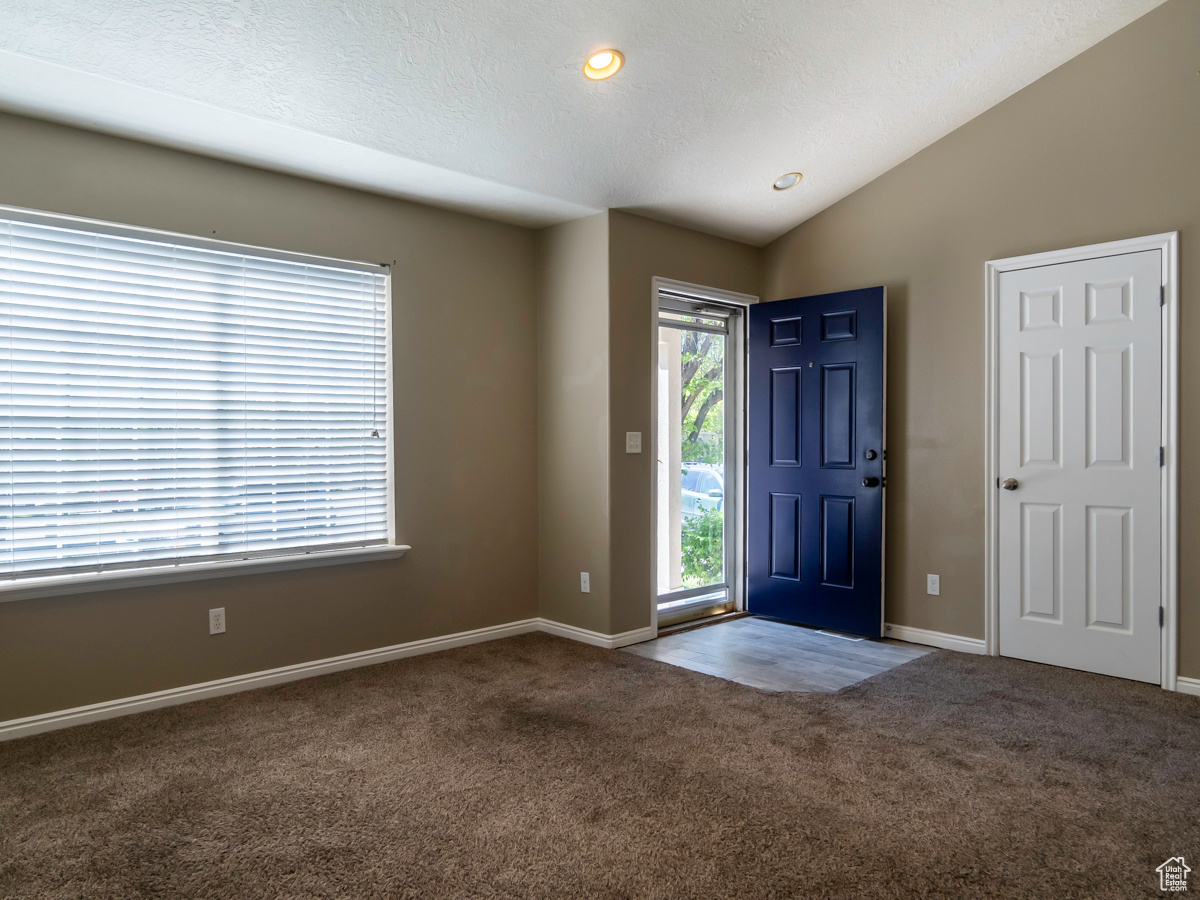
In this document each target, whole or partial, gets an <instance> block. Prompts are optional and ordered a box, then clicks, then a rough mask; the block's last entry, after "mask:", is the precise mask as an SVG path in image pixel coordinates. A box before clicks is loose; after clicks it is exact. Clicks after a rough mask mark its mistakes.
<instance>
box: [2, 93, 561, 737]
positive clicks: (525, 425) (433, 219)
mask: <svg viewBox="0 0 1200 900" xmlns="http://www.w3.org/2000/svg"><path fill="white" fill-rule="evenodd" d="M0 203H5V204H10V205H15V206H24V207H31V208H34V209H43V210H50V211H54V212H62V213H71V214H75V215H82V216H89V217H94V218H100V219H108V220H112V221H116V222H125V223H130V224H134V225H143V226H149V227H154V228H164V229H170V230H173V231H179V232H185V233H190V234H200V235H209V236H211V235H212V234H213V233H214V232H215V233H216V236H217V237H219V238H224V239H228V240H232V241H243V242H247V243H252V244H260V245H265V246H270V247H280V248H286V249H288V250H295V251H300V252H309V253H317V254H324V255H328V256H337V257H348V258H353V259H366V260H372V261H381V262H382V261H387V262H391V261H393V260H395V261H396V265H395V268H394V272H395V279H394V300H393V311H394V338H395V348H396V353H395V361H396V366H395V388H396V421H397V426H398V427H397V429H396V458H397V467H396V478H397V492H398V494H399V538H400V540H401V541H402V542H404V543H410V544H412V545H413V548H414V549H413V551H412V552H411V553H410V554H408V555H407V556H406V557H404V558H403V559H400V560H395V561H387V562H374V563H364V564H357V565H346V566H334V567H330V568H323V569H306V570H303V571H300V572H295V573H283V574H270V575H256V576H249V577H236V578H224V579H216V580H211V581H202V582H193V583H190V584H180V585H168V586H162V587H146V588H140V589H137V590H123V591H105V592H103V593H94V594H79V595H75V596H70V597H63V598H58V599H49V600H37V601H30V600H25V601H17V602H13V603H0V721H3V720H7V719H11V718H14V717H20V716H26V715H30V714H34V713H39V712H46V711H50V710H55V709H63V708H67V707H72V706H76V705H80V704H86V703H93V702H97V701H101V700H106V699H110V698H115V697H124V696H129V695H133V694H140V693H143V692H147V691H155V690H160V689H164V688H169V687H173V686H177V685H185V684H192V683H195V682H202V681H207V680H210V679H215V678H221V677H224V676H229V675H236V674H240V673H244V672H252V671H256V670H261V669H267V668H271V667H274V666H282V665H287V664H290V663H297V662H302V661H306V660H313V659H319V658H322V657H328V656H334V655H337V654H342V653H349V652H353V651H356V650H363V649H367V648H373V647H380V646H385V645H388V644H393V643H399V642H403V641H409V640H415V639H419V638H425V637H430V636H434V635H441V634H448V633H452V632H458V631H464V630H467V629H472V628H480V627H483V626H487V625H494V624H499V623H503V622H510V621H513V620H516V619H523V618H527V617H531V616H535V615H537V578H536V571H537V553H536V547H537V503H536V496H537V462H536V454H537V440H536V431H537V410H536V401H535V394H536V390H537V378H536V345H535V330H536V322H535V304H534V293H535V271H534V236H533V233H532V232H530V231H528V230H525V229H521V228H516V227H513V226H507V225H501V224H497V223H494V222H487V221H484V220H482V219H476V218H472V217H469V216H465V215H460V214H457V213H450V212H445V211H441V210H436V209H431V208H428V207H422V206H418V205H415V204H410V203H404V202H401V201H396V200H389V199H385V198H382V197H374V196H371V195H368V194H363V193H358V192H355V191H351V190H346V189H342V188H337V187H331V186H328V185H321V184H317V183H314V182H308V181H304V180H301V179H297V178H291V177H288V176H284V175H276V174H271V173H267V172H263V171H259V170H256V169H251V168H247V167H242V166H237V165H232V164H227V163H222V162H217V161H213V160H208V159H202V158H200V157H195V156H191V155H188V154H185V153H178V152H174V151H170V150H164V149H161V148H156V147H151V146H147V145H144V144H139V143H135V142H131V141H124V140H120V139H116V138H112V137H106V136H102V135H98V134H93V133H89V132H85V131H79V130H75V129H71V128H64V127H60V126H56V125H50V124H46V123H43V122H37V121H33V120H30V119H24V118H18V117H13V116H7V115H0ZM213 606H224V607H225V608H226V610H227V616H228V622H229V631H228V633H227V634H224V635H220V636H213V637H210V636H209V634H208V628H207V610H208V609H209V607H213Z"/></svg>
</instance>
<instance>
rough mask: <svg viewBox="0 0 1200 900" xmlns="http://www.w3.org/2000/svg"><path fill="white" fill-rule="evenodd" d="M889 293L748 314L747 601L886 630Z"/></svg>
mask: <svg viewBox="0 0 1200 900" xmlns="http://www.w3.org/2000/svg"><path fill="white" fill-rule="evenodd" d="M885 305H886V301H885V293H884V289H883V288H881V287H879V288H867V289H864V290H858V291H844V292H842V293H837V294H823V295H821V296H818V297H801V298H797V299H795V300H779V301H776V302H773V303H759V304H757V305H755V306H751V307H750V315H749V344H750V347H749V351H750V356H749V362H748V371H749V379H748V383H749V389H750V392H749V446H748V457H749V460H748V461H749V479H748V498H747V499H748V508H747V516H748V519H749V521H748V529H747V538H748V542H747V548H746V549H747V570H748V571H747V575H748V586H747V587H748V591H747V606H748V609H749V610H750V612H752V613H755V614H758V615H764V616H773V617H775V618H779V619H786V620H788V621H790V622H798V623H801V624H803V625H812V626H815V627H818V628H829V629H832V630H835V631H844V632H849V633H851V634H862V635H868V636H872V637H879V636H880V635H881V634H882V633H883V413H884V396H883V394H884V390H883V385H884V380H883V377H884V372H883V349H884V348H883V341H884V313H885Z"/></svg>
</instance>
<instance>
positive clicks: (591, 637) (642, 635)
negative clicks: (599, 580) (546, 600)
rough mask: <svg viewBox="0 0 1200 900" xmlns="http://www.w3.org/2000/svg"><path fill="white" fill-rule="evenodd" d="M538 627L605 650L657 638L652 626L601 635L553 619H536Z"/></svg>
mask: <svg viewBox="0 0 1200 900" xmlns="http://www.w3.org/2000/svg"><path fill="white" fill-rule="evenodd" d="M538 625H539V627H540V628H541V630H542V631H544V632H546V633H547V634H556V635H558V636H559V637H565V638H570V639H571V640H573V641H581V642H582V643H584V644H591V645H592V646H593V647H603V648H605V649H606V650H615V649H617V648H618V647H627V646H629V645H630V644H640V643H641V642H642V641H650V640H653V639H654V638H655V637H656V636H657V635H656V633H655V630H654V626H653V625H647V626H646V627H645V628H635V629H634V630H633V631H623V632H621V633H620V634H601V633H600V632H598V631H588V630H587V629H586V628H576V627H575V626H574V625H564V624H563V623H562V622H555V621H554V620H553V619H538Z"/></svg>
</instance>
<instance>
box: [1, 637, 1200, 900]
mask: <svg viewBox="0 0 1200 900" xmlns="http://www.w3.org/2000/svg"><path fill="white" fill-rule="evenodd" d="M1198 813H1200V702H1198V701H1197V699H1196V698H1192V697H1183V696H1178V695H1171V694H1168V693H1166V692H1164V691H1160V690H1158V689H1157V688H1153V687H1149V686H1144V685H1137V684H1132V683H1128V682H1122V681H1118V680H1115V679H1110V678H1103V677H1099V676H1093V675H1086V674H1082V673H1077V672H1069V671H1065V670H1062V669H1053V668H1048V667H1044V666H1036V665H1030V664H1026V663H1019V662H1014V661H1009V660H998V659H990V658H984V657H971V656H963V655H959V654H953V653H947V652H939V653H935V654H931V655H929V656H927V657H924V658H923V659H919V660H917V661H915V662H911V663H908V664H906V665H903V666H900V667H899V668H897V669H893V670H892V671H890V672H887V673H885V674H883V675H879V676H877V677H875V678H873V679H871V680H869V681H866V682H863V683H862V684H860V685H857V686H855V687H852V688H848V689H846V690H844V691H842V692H840V693H838V694H824V695H817V694H769V693H763V692H760V691H757V690H755V689H753V688H748V687H743V686H741V685H738V684H733V683H730V682H724V681H720V680H718V679H715V678H710V677H708V676H706V675H701V674H698V673H695V672H690V671H687V670H684V669H678V668H674V667H672V666H669V665H665V664H662V663H658V662H654V661H651V660H647V659H641V658H638V657H635V656H632V655H630V654H626V653H615V652H609V651H603V650H597V649H594V648H591V647H586V646H583V645H581V644H577V643H572V642H569V641H565V640H561V639H558V638H552V637H548V636H545V635H528V636H525V637H519V638H512V639H509V640H505V641H499V642H495V643H491V644H480V645H477V646H474V647H467V648H463V649H461V650H454V651H450V652H447V653H441V654H437V655H432V656H424V657H418V658H415V659H410V660H404V661H400V662H396V663H390V664H387V665H381V666H376V667H373V668H367V669H358V670H355V671H351V672H345V673H341V674H337V675H330V676H326V677H323V678H319V679H314V680H310V681H303V682H296V683H293V684H290V685H284V686H281V687H277V688H270V689H265V690H261V691H255V692H252V693H246V694H240V695H235V696H230V697H225V698H220V699H216V700H209V701H204V702H201V703H194V704H191V705H188V706H180V707H174V708H171V709H165V710H159V711H156V712H150V713H145V714H142V715H138V716H132V717H128V718H125V719H116V720H112V721H109V722H102V723H97V724H94V725H88V726H83V727H80V728H75V729H71V730H67V731H60V732H55V733H51V734H45V735H39V736H36V737H32V738H27V739H24V740H19V741H13V742H10V743H8V744H4V745H0V897H5V898H38V900H52V898H66V897H70V898H100V897H103V898H138V897H169V898H173V897H180V898H184V897H186V898H238V900H240V898H315V897H330V898H334V897H336V898H377V897H379V898H382V897H387V898H393V897H396V898H401V897H403V898H408V897H412V898H417V897H420V898H440V897H469V898H476V897H479V898H492V897H496V898H498V897H536V898H556V900H557V898H593V897H603V898H639V900H641V898H733V897H737V898H759V897H762V898H793V897H826V898H851V897H853V898H860V897H869V898H888V897H1021V898H1025V897H1029V898H1034V897H1047V898H1051V897H1052V898H1055V900H1063V898H1073V897H1077V898H1106V897H1114V898H1118V897H1119V898H1129V897H1147V896H1158V891H1157V878H1156V876H1155V872H1154V869H1155V867H1156V866H1157V865H1159V863H1161V862H1163V861H1165V860H1166V859H1167V858H1168V857H1169V856H1175V855H1179V854H1183V855H1184V856H1186V858H1187V859H1188V861H1189V862H1191V864H1192V865H1193V866H1196V865H1197V863H1198V862H1200V825H1198V819H1197V816H1198ZM1198 871H1200V868H1198ZM1194 878H1196V880H1197V881H1200V877H1197V876H1194ZM1196 887H1200V883H1198V884H1197V885H1196V886H1194V888H1193V889H1195V888H1196Z"/></svg>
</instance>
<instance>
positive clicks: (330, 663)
mask: <svg viewBox="0 0 1200 900" xmlns="http://www.w3.org/2000/svg"><path fill="white" fill-rule="evenodd" d="M539 630H541V620H539V619H523V620H521V621H519V622H509V623H508V624H506V625H493V626H491V627H490V628H477V629H475V630H474V631H460V632H459V633H457V634H448V635H445V636H444V637H435V638H426V639H425V640H420V641H409V642H408V643H406V644H393V645H392V646H390V647H379V648H378V649H375V650H363V651H361V652H360V653H347V654H345V655H344V656H332V657H330V658H328V659H318V660H314V661H313V662H306V663H297V664H296V665H293V666H282V667H280V668H278V669H267V670H266V671H263V672H250V673H248V674H246V675H234V676H233V677H231V678H219V679H217V680H216V681H206V682H204V683H202V684H190V685H186V686H184V687H177V688H170V689H168V690H165V691H155V692H154V693H152V694H141V695H139V696H137V697H123V698H121V699H119V700H107V701H105V702H103V703H92V704H90V705H89V706H77V707H75V708H74V709H64V710H60V711H58V712H51V713H42V714H41V715H37V716H28V717H26V718H23V719H10V720H9V721H7V722H0V741H3V740H11V739H12V738H19V737H25V736H26V735H30V734H38V733H39V732H42V731H52V730H54V729H56V728H68V727H70V726H72V725H82V724H83V723H85V722H98V721H100V720H101V719H112V718H116V717H117V716H126V715H129V714H131V713H137V712H145V711H146V710H150V709H158V708H159V707H162V706H175V705H176V704H179V703H189V702H191V701H192V700H203V699H205V698H206V697H219V696H221V695H222V694H233V693H237V692H238V691H250V690H253V689H255V688H261V687H267V686H269V685H272V684H282V683H283V682H285V681H298V680H299V679H301V678H312V677H313V676H315V675H325V674H328V673H329V672H340V671H342V670H343V669H354V668H358V667H359V666H371V665H375V664H376V663H382V662H388V661H390V660H393V659H403V658H404V657H406V656H418V655H420V654H422V653H436V652H437V651H438V650H449V649H451V648H453V647H465V646H466V645H467V644H478V643H481V642H483V641H494V640H497V639H499V638H505V637H511V636H513V635H516V634H527V633H529V632H531V631H539Z"/></svg>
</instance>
